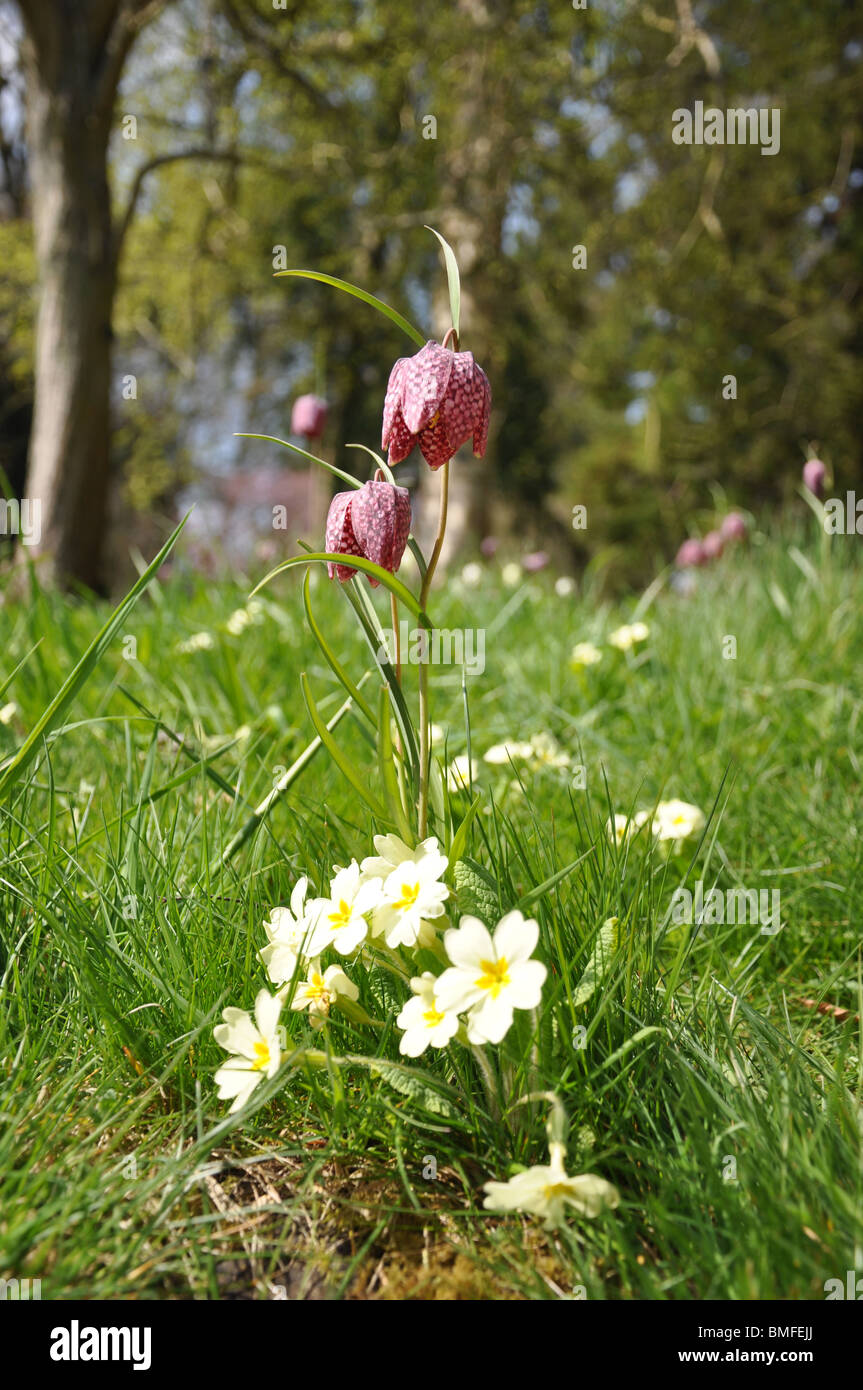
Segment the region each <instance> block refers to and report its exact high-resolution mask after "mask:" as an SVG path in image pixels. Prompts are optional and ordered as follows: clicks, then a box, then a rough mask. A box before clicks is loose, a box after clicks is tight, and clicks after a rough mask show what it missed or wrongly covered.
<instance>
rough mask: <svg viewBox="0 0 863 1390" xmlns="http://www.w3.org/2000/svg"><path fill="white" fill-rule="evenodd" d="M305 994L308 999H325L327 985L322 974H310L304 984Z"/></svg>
mask: <svg viewBox="0 0 863 1390" xmlns="http://www.w3.org/2000/svg"><path fill="white" fill-rule="evenodd" d="M306 994H307V995H308V997H309V999H325V998H326V997H327V987H326V985H325V984H324V977H323V975H312V977H311V979H310V980H309V982H308V984H307V985H306Z"/></svg>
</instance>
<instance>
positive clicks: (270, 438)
mask: <svg viewBox="0 0 863 1390" xmlns="http://www.w3.org/2000/svg"><path fill="white" fill-rule="evenodd" d="M234 438H235V439H263V440H265V441H266V442H267V443H268V444H281V445H283V446H284V448H285V449H292V450H293V452H294V453H295V454H299V455H300V458H304V459H308V460H309V462H310V463H319V464H320V465H321V468H326V470H327V472H328V473H334V474H335V475H336V477H337V478H341V480H342V482H343V483H348V484H349V486H350V487H362V482H361V481H360V479H359V478H355V477H353V475H352V474H351V473H344V472H343V471H342V470H341V468H336V465H335V464H334V463H327V461H326V459H319V458H318V456H317V454H310V453H309V451H308V449H301V448H300V446H299V445H298V444H291V442H290V440H288V439H278V438H277V437H276V436H275V435H274V434H246V433H244V432H238V433H236V434H235V435H234Z"/></svg>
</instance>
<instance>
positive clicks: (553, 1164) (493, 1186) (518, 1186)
mask: <svg viewBox="0 0 863 1390" xmlns="http://www.w3.org/2000/svg"><path fill="white" fill-rule="evenodd" d="M485 1191H486V1193H487V1194H488V1195H487V1197H486V1199H485V1201H484V1202H483V1206H484V1207H485V1209H486V1211H501V1212H508V1211H523V1212H528V1213H529V1214H530V1215H531V1216H540V1217H542V1218H543V1227H544V1229H545V1230H546V1231H553V1230H556V1229H557V1227H558V1226H562V1225H563V1223H564V1221H565V1219H566V1215H567V1211H566V1209H567V1207H568V1206H569V1207H571V1208H572V1210H573V1211H574V1212H576V1213H577V1214H578V1215H579V1216H598V1215H599V1213H600V1212H601V1211H602V1210H603V1208H604V1207H616V1206H617V1205H618V1203H619V1201H620V1196H619V1194H618V1191H617V1188H616V1187H614V1186H613V1185H612V1184H611V1183H610V1182H606V1181H605V1179H604V1178H599V1177H597V1176H596V1174H595V1173H582V1174H580V1175H579V1176H578V1177H576V1178H570V1177H567V1174H566V1169H565V1168H564V1166H563V1157H562V1154H561V1152H560V1145H553V1146H552V1154H551V1160H550V1162H549V1163H548V1164H537V1166H536V1167H534V1168H528V1169H526V1170H525V1172H523V1173H516V1175H515V1177H514V1178H510V1180H509V1182H487V1183H486V1184H485Z"/></svg>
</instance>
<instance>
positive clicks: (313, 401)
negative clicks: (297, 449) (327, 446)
mask: <svg viewBox="0 0 863 1390" xmlns="http://www.w3.org/2000/svg"><path fill="white" fill-rule="evenodd" d="M328 413H329V406H328V405H327V403H326V401H325V400H324V399H323V397H321V396H298V397H297V399H296V400H295V401H294V407H293V410H292V411H291V434H304V435H305V436H306V439H320V437H321V435H322V434H323V432H324V427H325V426H326V423H327V415H328Z"/></svg>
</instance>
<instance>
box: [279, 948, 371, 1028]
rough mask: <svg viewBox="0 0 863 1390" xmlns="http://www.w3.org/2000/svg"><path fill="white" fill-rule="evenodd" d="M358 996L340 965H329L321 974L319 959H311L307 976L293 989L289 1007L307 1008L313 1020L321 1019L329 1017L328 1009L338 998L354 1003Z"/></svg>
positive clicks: (296, 1008) (354, 986) (353, 985)
mask: <svg viewBox="0 0 863 1390" xmlns="http://www.w3.org/2000/svg"><path fill="white" fill-rule="evenodd" d="M359 997H360V992H359V990H358V989H357V987H356V985H355V984H354V983H353V981H352V980H349V979H348V977H347V975H346V974H345V972H344V970H342V968H341V966H340V965H331V966H330V967H329V968H328V969H327V970H325V971H324V972H323V974H321V962H320V960H313V961H312V962H311V964H310V965H309V973H308V977H307V978H306V979H305V980H301V981H300V983H299V984H298V985H297V987H296V989H295V990H294V997H293V999H292V1000H291V1008H292V1009H295V1010H299V1009H308V1011H309V1014H310V1016H311V1017H312V1019H313V1020H314V1019H318V1020H321V1019H325V1018H328V1017H329V1013H330V1009H331V1008H332V1006H333V1004H337V1003H338V1001H339V999H347V1000H349V1001H350V1002H351V1003H354V1002H355V1001H356V1000H357V999H359Z"/></svg>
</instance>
